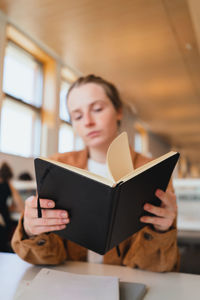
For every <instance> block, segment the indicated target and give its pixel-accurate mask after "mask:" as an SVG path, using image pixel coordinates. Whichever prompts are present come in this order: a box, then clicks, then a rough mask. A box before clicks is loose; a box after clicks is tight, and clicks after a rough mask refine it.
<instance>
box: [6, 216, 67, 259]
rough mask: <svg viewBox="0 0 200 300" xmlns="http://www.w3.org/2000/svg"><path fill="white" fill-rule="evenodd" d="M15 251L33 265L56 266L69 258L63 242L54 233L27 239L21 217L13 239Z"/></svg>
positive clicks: (12, 243) (12, 244)
mask: <svg viewBox="0 0 200 300" xmlns="http://www.w3.org/2000/svg"><path fill="white" fill-rule="evenodd" d="M11 246H12V248H13V250H14V251H15V252H16V253H17V254H18V255H19V256H20V257H21V258H22V259H23V260H25V261H27V262H29V263H31V264H36V265H38V264H42V265H43V264H44V265H45V264H48V265H56V264H60V263H62V262H64V261H65V260H66V258H67V253H66V249H65V246H64V242H63V240H62V239H61V238H60V237H59V236H58V235H56V234H54V233H49V234H47V233H43V234H40V235H37V236H34V237H31V238H28V237H26V234H25V232H24V228H23V215H22V216H21V218H20V220H19V223H18V226H17V228H16V230H15V233H14V235H13V237H12V241H11Z"/></svg>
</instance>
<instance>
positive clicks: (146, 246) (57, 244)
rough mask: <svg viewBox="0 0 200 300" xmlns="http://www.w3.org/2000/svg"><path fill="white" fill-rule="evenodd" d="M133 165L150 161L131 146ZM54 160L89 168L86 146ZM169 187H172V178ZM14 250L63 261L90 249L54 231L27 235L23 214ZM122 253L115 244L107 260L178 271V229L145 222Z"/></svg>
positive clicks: (34, 258)
mask: <svg viewBox="0 0 200 300" xmlns="http://www.w3.org/2000/svg"><path fill="white" fill-rule="evenodd" d="M131 156H132V160H133V166H134V168H138V167H140V166H141V165H143V164H145V163H147V162H148V161H149V159H148V158H146V157H144V156H142V155H140V154H138V153H136V152H134V151H133V150H132V149H131ZM51 158H52V159H54V160H57V161H60V162H64V163H67V164H70V165H73V166H75V167H79V168H82V169H86V168H87V160H88V151H87V149H85V150H82V151H76V152H67V153H63V154H55V155H54V156H52V157H51ZM168 189H170V190H173V187H172V183H171V181H170V183H169V186H168ZM12 248H13V250H14V251H15V252H16V253H17V254H18V255H19V256H20V257H21V258H22V259H24V260H25V261H27V262H29V263H32V264H49V265H54V264H60V263H62V262H64V261H65V260H73V261H86V260H87V249H86V248H84V247H82V246H79V245H77V244H76V243H73V242H71V241H68V240H63V239H62V238H61V237H59V236H58V235H56V234H54V233H48V234H46V233H43V234H40V235H37V236H34V237H31V238H27V237H26V234H25V232H24V228H23V216H22V217H21V219H20V221H19V224H18V226H17V228H16V231H15V233H14V235H13V238H12ZM119 248H120V252H121V255H120V257H119V256H118V255H117V251H116V248H113V249H111V250H110V251H109V252H107V253H106V254H105V255H104V260H103V262H104V263H105V264H113V265H123V266H129V267H132V268H140V269H144V270H149V271H155V272H166V271H177V270H178V268H179V253H178V247H177V229H176V225H175V222H174V226H173V227H172V228H171V229H170V230H169V231H167V232H165V233H160V232H156V231H155V230H153V228H152V227H151V226H148V225H147V226H145V227H144V228H143V229H141V230H140V231H139V232H137V233H135V234H134V235H132V236H131V237H129V238H128V239H126V240H125V241H123V242H122V243H120V245H119Z"/></svg>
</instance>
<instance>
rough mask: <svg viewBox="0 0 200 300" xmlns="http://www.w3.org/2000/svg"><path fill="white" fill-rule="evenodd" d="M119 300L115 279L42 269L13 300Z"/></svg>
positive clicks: (117, 283) (116, 279) (117, 284)
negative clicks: (18, 296)
mask: <svg viewBox="0 0 200 300" xmlns="http://www.w3.org/2000/svg"><path fill="white" fill-rule="evenodd" d="M17 299H18V300H19V299H20V300H27V299H28V300H35V299H37V300H44V299H48V300H55V299H56V300H63V299H65V300H68V299H70V300H71V299H73V300H102V299H103V300H119V280H118V278H117V277H110V276H93V275H79V274H73V273H68V272H63V271H56V270H50V269H46V268H43V269H42V270H41V271H40V272H39V273H38V274H37V275H36V277H35V278H34V279H33V280H32V282H31V284H30V286H28V287H26V289H24V292H23V293H20V298H15V300H17Z"/></svg>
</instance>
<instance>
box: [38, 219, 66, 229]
mask: <svg viewBox="0 0 200 300" xmlns="http://www.w3.org/2000/svg"><path fill="white" fill-rule="evenodd" d="M69 222H70V221H69V218H65V219H45V218H37V219H35V220H34V226H45V227H46V226H47V227H49V226H57V225H64V224H68V223H69Z"/></svg>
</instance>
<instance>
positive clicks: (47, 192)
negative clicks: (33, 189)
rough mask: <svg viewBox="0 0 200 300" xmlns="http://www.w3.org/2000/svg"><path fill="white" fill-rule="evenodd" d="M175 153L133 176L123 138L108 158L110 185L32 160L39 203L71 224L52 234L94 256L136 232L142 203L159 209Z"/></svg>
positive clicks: (66, 167)
mask: <svg viewBox="0 0 200 300" xmlns="http://www.w3.org/2000/svg"><path fill="white" fill-rule="evenodd" d="M178 157H179V153H177V152H173V151H171V152H169V153H167V154H165V155H163V156H161V157H159V158H157V159H155V160H153V161H151V162H149V163H147V164H145V165H144V166H141V167H140V168H138V169H135V170H133V165H132V159H131V154H130V149H129V144H128V138H127V134H126V133H125V132H124V133H122V134H120V135H119V136H118V137H117V138H116V139H115V140H114V141H113V142H112V143H111V145H110V147H109V149H108V152H107V166H108V169H109V172H110V176H111V178H112V180H110V179H107V178H103V177H101V176H98V175H96V174H93V173H90V172H88V171H86V170H82V169H79V168H75V167H73V166H70V165H66V164H63V163H59V162H56V161H53V160H49V159H46V158H37V159H35V172H36V180H37V189H38V195H39V197H38V216H41V210H40V205H39V198H46V199H52V200H54V201H55V208H59V209H66V210H67V211H68V212H69V215H70V223H69V224H68V225H67V227H66V229H63V230H60V231H55V233H56V234H58V235H60V236H62V237H64V238H66V239H69V240H71V241H73V242H75V243H77V244H79V245H82V246H84V247H86V248H88V249H90V250H93V251H95V252H97V253H99V254H105V253H106V252H107V251H109V250H110V249H111V248H113V247H114V246H116V245H118V244H119V243H120V242H122V241H123V240H125V239H126V238H128V237H129V236H130V235H132V234H133V233H135V232H137V231H138V230H140V229H141V228H142V227H143V226H145V224H144V223H141V222H140V217H141V216H142V215H143V214H144V210H143V206H144V204H145V203H146V202H149V203H151V204H153V205H159V204H160V200H159V199H158V198H157V197H156V196H155V191H156V189H157V188H160V189H163V190H165V189H166V188H167V185H168V182H169V180H170V177H171V174H172V172H173V169H174V167H175V165H176V162H177V160H178Z"/></svg>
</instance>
